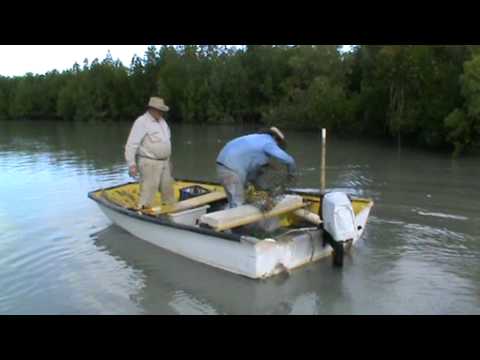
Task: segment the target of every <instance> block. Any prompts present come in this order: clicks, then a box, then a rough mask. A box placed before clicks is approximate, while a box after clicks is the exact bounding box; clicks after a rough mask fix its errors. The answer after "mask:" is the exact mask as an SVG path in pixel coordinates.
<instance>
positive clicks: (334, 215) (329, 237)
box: [322, 192, 358, 266]
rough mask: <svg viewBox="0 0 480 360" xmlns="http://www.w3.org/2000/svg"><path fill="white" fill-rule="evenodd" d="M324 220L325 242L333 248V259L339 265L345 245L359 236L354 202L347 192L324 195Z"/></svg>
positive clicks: (341, 262)
mask: <svg viewBox="0 0 480 360" xmlns="http://www.w3.org/2000/svg"><path fill="white" fill-rule="evenodd" d="M322 220H323V230H324V242H325V243H327V244H329V245H330V246H331V247H332V248H333V250H334V253H333V261H334V264H335V265H337V266H342V265H343V253H344V249H343V245H344V243H345V242H346V241H350V240H352V241H353V240H354V239H355V238H356V237H357V231H358V230H357V224H356V219H355V213H354V211H353V207H352V202H351V200H350V199H349V197H348V196H347V194H345V193H342V192H330V193H327V194H325V195H324V196H323V200H322Z"/></svg>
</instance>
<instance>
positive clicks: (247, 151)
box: [217, 134, 296, 182]
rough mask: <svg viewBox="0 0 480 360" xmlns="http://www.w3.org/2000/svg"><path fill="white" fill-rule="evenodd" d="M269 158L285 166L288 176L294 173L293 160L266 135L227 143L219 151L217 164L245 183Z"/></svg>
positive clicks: (248, 136) (240, 138)
mask: <svg viewBox="0 0 480 360" xmlns="http://www.w3.org/2000/svg"><path fill="white" fill-rule="evenodd" d="M270 157H273V158H275V159H278V160H279V161H280V162H282V163H284V164H285V165H287V167H288V172H289V173H290V174H292V173H293V172H295V167H296V165H295V160H294V159H293V158H292V157H291V156H290V155H288V154H287V153H286V152H285V151H283V150H282V149H281V148H280V147H279V146H278V145H277V143H276V141H275V140H274V139H273V137H272V136H270V135H268V134H253V135H247V136H242V137H239V138H236V139H234V140H232V141H230V142H228V143H227V144H226V145H225V146H224V147H223V149H222V150H221V151H220V154H219V155H218V157H217V162H219V163H221V164H222V165H224V166H226V167H227V168H229V169H231V170H233V171H235V172H236V173H237V174H238V175H239V176H240V177H241V178H242V181H243V182H246V180H247V178H248V175H249V174H254V173H255V172H257V171H258V170H259V168H260V167H262V166H264V165H266V164H267V163H268V160H269V158H270Z"/></svg>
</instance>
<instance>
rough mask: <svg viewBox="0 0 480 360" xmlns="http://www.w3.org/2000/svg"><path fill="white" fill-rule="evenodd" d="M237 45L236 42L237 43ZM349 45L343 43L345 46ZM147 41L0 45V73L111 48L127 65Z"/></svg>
mask: <svg viewBox="0 0 480 360" xmlns="http://www.w3.org/2000/svg"><path fill="white" fill-rule="evenodd" d="M236 46H238V45H236ZM349 46H350V45H345V47H346V49H348V48H349ZM147 48H148V45H0V75H1V76H23V75H25V74H26V73H28V72H31V73H33V74H45V73H46V72H47V71H51V70H54V69H56V70H58V71H60V72H61V71H63V70H66V69H70V68H71V67H72V66H73V64H75V62H77V63H78V64H79V65H83V60H84V59H85V58H87V59H88V61H89V63H91V62H92V61H93V60H94V59H95V58H98V59H99V60H103V59H104V58H105V56H106V55H107V53H108V50H110V52H111V54H112V57H113V59H114V60H117V59H120V61H121V62H122V63H123V65H125V66H127V67H129V66H130V63H131V60H132V57H133V55H135V54H137V55H138V56H140V57H143V55H144V54H145V51H146V50H147Z"/></svg>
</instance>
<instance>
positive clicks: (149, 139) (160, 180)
mask: <svg viewBox="0 0 480 360" xmlns="http://www.w3.org/2000/svg"><path fill="white" fill-rule="evenodd" d="M169 110H170V109H169V107H168V106H166V105H165V103H164V100H163V99H161V98H158V97H152V98H150V101H149V103H148V108H147V111H146V112H145V114H143V115H142V116H140V117H139V118H137V120H135V123H134V124H133V127H132V129H131V131H130V135H129V136H128V140H127V144H126V145H125V159H126V161H127V164H128V172H129V174H130V175H131V176H133V177H136V176H137V175H138V174H139V175H140V180H139V184H140V199H139V204H138V205H139V208H149V207H152V204H153V200H154V199H155V194H156V193H157V191H160V192H161V195H162V196H161V197H162V204H172V203H174V202H175V195H174V189H173V182H174V181H173V178H172V175H171V169H170V155H171V153H172V145H171V142H170V128H169V127H168V124H167V122H166V121H165V119H164V114H165V113H166V112H168V111H169Z"/></svg>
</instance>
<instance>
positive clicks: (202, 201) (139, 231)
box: [88, 180, 373, 279]
mask: <svg viewBox="0 0 480 360" xmlns="http://www.w3.org/2000/svg"><path fill="white" fill-rule="evenodd" d="M175 194H176V197H177V199H178V202H177V203H175V204H174V205H171V206H160V204H161V194H160V193H157V195H156V198H155V204H154V206H153V207H152V208H151V209H148V210H142V211H139V210H138V209H137V207H136V204H137V202H138V196H139V185H138V183H134V182H131V183H126V184H121V185H118V186H115V187H111V188H108V189H99V190H96V191H92V192H90V193H89V194H88V196H89V198H90V199H92V200H94V201H95V202H96V203H97V204H98V206H99V207H100V209H101V210H102V211H103V212H104V213H105V215H106V216H107V217H108V218H109V219H110V220H111V221H112V222H113V223H115V224H116V225H118V226H120V227H121V228H123V229H125V230H126V231H127V232H129V233H131V234H132V235H134V236H135V237H137V238H139V239H142V240H145V241H148V242H149V243H152V244H154V245H157V246H159V247H161V248H163V249H166V250H168V251H171V252H173V253H176V254H179V255H182V256H185V257H187V258H189V259H192V260H194V261H198V262H201V263H204V264H207V265H210V266H213V267H216V268H219V269H223V270H226V271H229V272H232V273H235V274H238V275H243V276H246V277H248V278H252V279H260V278H267V277H270V276H272V275H276V274H279V273H282V272H289V271H291V270H292V269H295V268H298V267H300V266H302V265H306V264H309V263H311V262H314V261H317V260H319V259H321V258H323V257H329V256H332V254H333V258H334V262H336V263H340V264H341V262H342V261H341V260H342V259H341V258H342V257H343V252H344V250H347V251H348V250H349V249H350V248H351V247H352V245H354V244H355V243H356V242H357V241H358V240H359V239H360V238H361V236H362V235H363V233H364V231H365V227H366V224H367V220H368V216H369V213H370V210H371V208H372V206H373V201H372V200H369V199H360V198H351V197H347V196H346V195H345V194H343V193H338V192H331V193H326V194H321V193H320V192H318V191H317V192H311V191H310V192H309V191H306V190H301V189H290V190H288V191H286V192H285V193H284V194H282V196H281V197H279V198H277V201H276V202H275V204H276V205H275V206H273V208H271V209H270V210H268V211H260V210H259V209H258V208H257V207H255V206H253V205H244V206H241V207H238V208H234V209H227V208H226V205H227V197H226V194H225V191H224V189H223V187H222V186H221V185H220V184H217V183H213V182H204V181H191V180H176V181H175ZM335 259H336V260H335Z"/></svg>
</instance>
